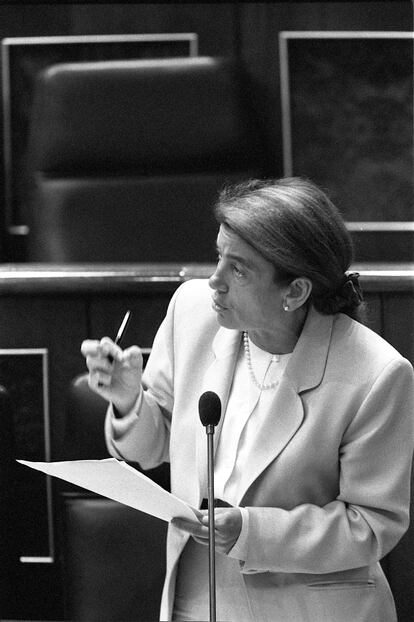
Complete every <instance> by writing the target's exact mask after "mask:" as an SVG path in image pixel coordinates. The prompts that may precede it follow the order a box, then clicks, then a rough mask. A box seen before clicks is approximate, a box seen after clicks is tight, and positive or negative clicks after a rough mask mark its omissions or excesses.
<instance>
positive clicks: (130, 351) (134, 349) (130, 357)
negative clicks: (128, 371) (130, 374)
mask: <svg viewBox="0 0 414 622" xmlns="http://www.w3.org/2000/svg"><path fill="white" fill-rule="evenodd" d="M121 360H122V361H123V362H124V363H127V364H128V365H129V366H130V367H131V368H133V369H140V368H141V367H142V352H141V349H140V348H139V347H138V346H131V347H130V348H126V349H125V350H124V351H123V352H122V355H121Z"/></svg>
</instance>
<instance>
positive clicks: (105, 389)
mask: <svg viewBox="0 0 414 622" xmlns="http://www.w3.org/2000/svg"><path fill="white" fill-rule="evenodd" d="M130 316H131V313H130V312H129V311H128V312H127V313H126V314H125V317H124V319H123V321H122V324H121V326H120V328H119V330H118V333H117V336H116V338H115V340H112V339H110V337H103V338H102V339H101V340H93V339H86V340H85V341H83V343H82V345H81V352H82V354H83V356H84V357H85V359H86V365H87V368H88V370H89V386H90V387H91V389H92V390H93V391H95V393H98V394H99V395H101V396H102V397H103V398H105V399H106V400H108V402H112V404H113V405H114V406H115V408H116V409H117V411H118V412H119V413H120V414H121V415H122V414H126V413H127V412H129V410H130V409H131V408H132V406H133V405H134V403H135V401H136V399H137V397H138V395H139V392H140V389H141V376H142V354H141V350H140V348H139V347H138V346H131V347H129V348H126V349H125V350H122V348H121V347H120V343H121V339H122V336H123V335H124V334H125V329H126V326H127V324H128V321H129V319H130Z"/></svg>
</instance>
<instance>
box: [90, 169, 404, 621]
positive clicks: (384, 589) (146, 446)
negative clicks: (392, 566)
mask: <svg viewBox="0 0 414 622" xmlns="http://www.w3.org/2000/svg"><path fill="white" fill-rule="evenodd" d="M216 217H217V219H218V222H219V224H220V229H219V233H218V237H217V249H218V263H217V268H216V270H215V272H214V274H213V275H212V276H211V278H210V280H209V283H208V284H207V283H206V282H204V281H202V280H193V281H189V282H187V283H185V284H183V285H182V286H181V287H180V288H178V290H177V291H176V293H175V294H174V296H173V298H172V300H171V303H170V305H169V308H168V311H167V314H166V318H165V320H164V321H163V323H162V324H161V326H160V328H159V331H158V333H157V335H156V338H155V340H154V344H153V349H152V353H151V356H150V358H149V361H148V364H147V366H146V369H145V372H144V374H143V376H142V381H141V369H142V357H141V354H140V351H139V348H138V347H137V346H133V347H131V348H128V349H126V350H125V351H122V350H121V349H120V348H119V347H118V346H116V345H115V344H114V343H113V342H112V341H111V340H110V339H108V338H103V339H102V340H101V341H100V342H98V341H86V342H84V343H83V345H82V351H83V354H84V355H85V356H86V361H87V366H88V368H89V370H90V380H89V381H90V386H91V387H92V388H93V389H94V390H95V391H97V392H98V393H99V394H100V395H102V396H104V397H105V398H106V399H107V400H108V401H109V402H110V403H111V406H110V407H109V410H108V415H107V420H106V438H107V443H108V447H109V449H110V451H111V453H112V455H113V456H115V457H117V458H121V459H125V460H133V461H138V462H140V464H141V466H142V467H143V468H144V469H149V468H153V467H155V466H157V465H159V464H160V463H161V462H163V461H166V460H168V461H170V463H171V490H172V492H173V493H174V494H175V495H177V496H179V497H181V498H182V499H184V500H185V501H187V502H188V503H189V504H191V505H192V506H194V507H204V506H203V499H204V498H205V497H207V473H206V470H207V469H206V463H207V458H206V439H205V436H206V435H205V430H204V428H203V427H202V425H201V424H200V421H199V417H198V400H199V397H200V395H201V394H202V393H204V392H205V391H207V390H209V391H214V392H215V393H217V394H218V395H219V397H220V400H221V403H222V411H223V415H222V417H221V421H220V424H219V426H218V427H217V429H216V434H215V442H216V454H215V493H216V497H217V498H219V499H220V503H219V505H220V506H222V507H219V508H217V509H216V510H215V527H216V549H217V555H216V582H217V619H219V620H232V621H236V620H237V621H238V620H242V621H252V622H259V621H262V620H263V621H272V622H286V621H289V622H305V621H311V622H323V621H325V622H342V621H343V622H351V621H352V622H375V621H378V622H392V621H393V620H396V615H395V608H394V604H393V599H392V595H391V592H390V589H389V586H388V584H387V581H386V579H385V576H384V574H383V572H382V570H381V567H380V565H379V560H380V559H381V558H382V557H383V556H384V555H385V554H387V553H388V552H389V551H390V550H391V549H392V548H393V547H394V546H395V545H396V543H397V542H398V540H399V539H400V538H401V536H402V535H403V533H404V532H405V530H406V529H407V526H408V521H409V517H408V507H409V494H410V487H409V482H410V470H411V459H412V452H413V370H412V367H411V365H410V363H409V362H408V361H406V360H405V359H404V358H402V357H401V355H400V354H399V353H398V352H397V351H396V350H395V349H394V348H393V347H392V346H390V345H389V344H388V343H387V342H385V341H384V340H383V339H382V338H381V337H379V336H378V335H377V334H375V333H374V332H372V331H371V330H369V329H368V328H366V327H365V326H363V325H362V324H361V323H360V322H359V321H357V320H358V317H359V316H358V313H359V310H360V309H361V306H362V305H361V303H362V295H361V290H360V287H359V285H358V275H356V274H347V270H348V268H349V266H350V263H351V261H352V247H351V242H350V238H349V235H348V233H347V231H346V228H345V226H344V224H343V222H342V220H341V217H340V216H339V214H338V212H337V210H336V208H335V207H334V206H333V205H332V203H331V202H330V200H329V199H328V198H327V196H326V195H325V194H324V193H323V192H322V191H321V190H320V189H319V188H318V187H317V186H315V185H314V184H313V183H311V182H309V181H307V180H303V179H300V178H285V179H281V180H278V181H265V182H263V181H257V180H256V181H254V180H253V181H251V182H247V183H245V184H241V185H239V186H236V187H234V188H230V189H227V190H225V191H223V192H222V194H221V195H220V197H219V201H218V204H217V206H216ZM208 285H209V286H210V288H211V289H212V292H210V290H209V288H208ZM108 355H110V357H113V361H112V362H111V359H110V358H108ZM207 543H208V516H207V510H203V512H202V518H201V519H200V521H199V522H198V521H194V522H193V523H189V522H185V521H179V520H177V521H174V522H173V523H172V524H171V525H170V526H169V531H168V541H167V572H166V580H165V586H164V593H163V598H162V606H161V620H171V619H173V620H207V619H208V618H209V602H208V601H209V599H208V546H207Z"/></svg>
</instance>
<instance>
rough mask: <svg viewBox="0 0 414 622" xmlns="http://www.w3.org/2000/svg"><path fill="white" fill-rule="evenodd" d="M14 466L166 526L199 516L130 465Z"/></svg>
mask: <svg viewBox="0 0 414 622" xmlns="http://www.w3.org/2000/svg"><path fill="white" fill-rule="evenodd" d="M17 462H19V463H20V464H23V465H25V466H28V467H31V468H32V469H36V470H38V471H42V472H43V473H46V474H47V475H53V476H54V477H59V478H60V479H64V480H66V481H67V482H71V483H72V484H76V486H81V487H82V488H86V489H87V490H91V491H92V492H95V493H98V494H100V495H103V496H104V497H108V498H109V499H113V500H114V501H119V503H123V504H125V505H129V506H130V507H131V508H135V509H136V510H141V511H142V512H146V513H147V514H151V515H152V516H156V517H157V518H161V519H162V520H165V521H168V522H169V521H171V520H172V519H173V518H178V517H179V518H186V519H188V520H195V519H196V516H197V514H198V510H196V509H194V508H192V507H191V506H189V505H188V504H187V503H185V501H182V500H181V499H178V497H175V496H174V495H172V494H171V493H169V492H167V491H166V490H164V488H161V486H159V485H158V484H156V483H155V482H153V481H152V480H151V479H149V478H148V477H147V476H146V475H144V474H143V473H140V472H139V471H137V470H136V469H134V468H133V467H131V466H130V465H129V464H126V463H125V462H122V461H119V460H116V459H115V458H108V459H106V460H74V461H64V462H30V461H28V460H17Z"/></svg>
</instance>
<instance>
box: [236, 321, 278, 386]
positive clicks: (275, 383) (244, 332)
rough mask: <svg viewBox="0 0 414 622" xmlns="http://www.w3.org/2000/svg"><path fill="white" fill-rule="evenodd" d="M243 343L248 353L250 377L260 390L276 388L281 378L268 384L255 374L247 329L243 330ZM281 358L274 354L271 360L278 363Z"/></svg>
mask: <svg viewBox="0 0 414 622" xmlns="http://www.w3.org/2000/svg"><path fill="white" fill-rule="evenodd" d="M243 345H244V352H245V354H246V360H247V368H248V370H249V374H250V378H251V379H252V382H253V384H254V385H255V386H256V387H257V388H258V389H260V391H266V390H267V389H274V388H275V386H276V385H278V384H279V380H275V382H269V383H267V384H266V383H261V382H259V381H258V380H257V378H256V376H255V375H254V371H253V366H252V357H251V354H250V345H249V333H248V332H247V330H245V331H243ZM279 360H280V357H279V355H278V354H273V355H272V358H271V361H270V362H271V363H277V362H279Z"/></svg>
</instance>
